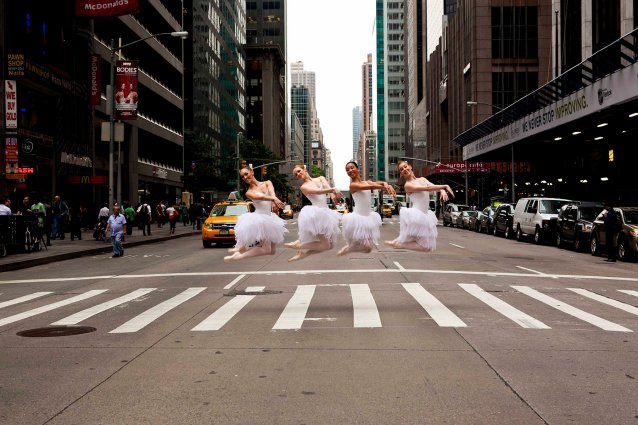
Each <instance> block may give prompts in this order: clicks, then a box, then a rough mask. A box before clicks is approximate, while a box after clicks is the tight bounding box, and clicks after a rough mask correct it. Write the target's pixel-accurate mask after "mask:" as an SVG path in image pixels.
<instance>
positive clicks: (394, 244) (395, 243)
mask: <svg viewBox="0 0 638 425" xmlns="http://www.w3.org/2000/svg"><path fill="white" fill-rule="evenodd" d="M384 243H385V244H386V245H389V246H391V247H392V248H396V247H397V244H398V243H399V241H398V239H393V240H391V241H385V242H384Z"/></svg>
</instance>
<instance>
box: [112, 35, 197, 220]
mask: <svg viewBox="0 0 638 425" xmlns="http://www.w3.org/2000/svg"><path fill="white" fill-rule="evenodd" d="M162 35H170V36H171V37H180V38H181V39H182V40H184V39H186V38H187V37H188V31H172V32H162V33H158V34H151V35H149V36H148V37H144V38H140V39H139V40H135V41H132V42H130V43H127V44H124V45H122V46H119V47H117V48H116V47H115V39H113V38H111V44H110V45H109V52H110V53H111V66H110V68H111V78H110V83H111V87H110V93H109V94H110V99H108V100H109V104H110V109H111V110H110V111H109V112H110V113H109V206H110V207H111V208H112V207H113V205H114V204H115V198H114V195H113V151H114V145H115V53H116V52H118V51H120V50H122V49H123V48H125V47H128V46H132V45H133V44H137V43H140V42H142V41H146V40H148V39H150V38H157V37H159V36H162ZM107 97H109V96H107ZM118 151H119V148H118ZM117 160H118V189H117V190H118V193H117V196H119V197H121V196H122V194H121V193H120V191H121V187H120V186H121V177H120V174H121V168H120V158H119V156H118V159H117ZM121 202H122V200H120V203H121Z"/></svg>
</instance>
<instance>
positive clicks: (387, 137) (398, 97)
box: [378, 0, 406, 183]
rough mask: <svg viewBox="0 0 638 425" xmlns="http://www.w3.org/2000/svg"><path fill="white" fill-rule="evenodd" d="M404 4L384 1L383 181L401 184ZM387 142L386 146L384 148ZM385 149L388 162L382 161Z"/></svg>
mask: <svg viewBox="0 0 638 425" xmlns="http://www.w3.org/2000/svg"><path fill="white" fill-rule="evenodd" d="M403 13H404V1H403V0H399V1H389V0H385V1H384V23H385V26H384V39H383V42H384V48H383V67H384V75H383V77H384V86H383V89H384V109H383V111H384V128H383V129H384V138H383V139H381V135H379V158H378V162H379V164H380V163H381V161H383V167H384V169H385V173H382V172H381V170H379V171H378V172H379V177H380V178H381V176H382V174H384V180H386V181H389V182H392V183H397V182H398V178H399V172H398V170H397V167H396V164H397V162H398V160H399V159H400V158H401V157H402V156H405V89H406V87H405V75H404V67H405V64H404V43H403V42H404V40H403V38H404V22H403V19H404V17H403ZM381 140H383V144H381ZM381 146H383V155H385V156H384V158H381V155H382V152H381Z"/></svg>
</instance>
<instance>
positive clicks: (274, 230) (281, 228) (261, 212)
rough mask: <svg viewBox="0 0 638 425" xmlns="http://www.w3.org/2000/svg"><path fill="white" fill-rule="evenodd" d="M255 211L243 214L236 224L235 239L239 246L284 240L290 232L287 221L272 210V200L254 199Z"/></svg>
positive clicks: (276, 242)
mask: <svg viewBox="0 0 638 425" xmlns="http://www.w3.org/2000/svg"><path fill="white" fill-rule="evenodd" d="M253 204H254V205H255V212H254V213H248V214H242V215H240V216H239V217H238V218H237V224H236V225H235V239H236V240H237V245H236V246H238V247H249V246H251V245H255V244H257V243H260V242H267V241H268V242H271V243H274V244H278V243H282V242H283V241H284V234H285V233H286V232H288V229H286V227H285V226H286V222H285V221H284V220H282V219H281V218H279V217H278V216H277V215H276V214H274V213H273V212H272V211H271V209H270V208H271V205H272V202H271V201H253Z"/></svg>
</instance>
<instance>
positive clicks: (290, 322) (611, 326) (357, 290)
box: [0, 282, 638, 334]
mask: <svg viewBox="0 0 638 425" xmlns="http://www.w3.org/2000/svg"><path fill="white" fill-rule="evenodd" d="M393 286H395V287H401V288H403V290H404V291H405V294H407V295H408V296H407V297H406V298H404V299H402V300H401V302H400V303H398V304H395V305H392V306H389V305H388V303H384V308H386V309H389V308H391V309H392V310H393V312H396V311H401V309H402V307H404V306H405V305H406V303H410V302H416V304H417V305H418V306H420V307H421V308H422V309H423V311H424V312H425V313H427V315H428V316H429V317H430V318H431V319H432V321H433V322H434V323H436V325H438V326H439V327H448V328H465V327H470V326H486V324H485V323H484V322H482V323H472V320H475V318H474V317H473V316H472V315H470V314H467V313H466V312H464V311H463V310H462V306H463V305H465V303H460V304H458V305H457V304H454V305H451V306H446V305H445V304H444V303H443V302H442V301H441V300H440V299H439V298H437V296H436V295H437V294H436V291H435V290H434V289H429V290H428V289H426V288H425V287H424V286H423V285H422V284H420V283H416V282H409V283H400V284H398V285H393ZM331 287H332V288H334V287H340V288H342V287H347V288H348V289H349V294H350V298H351V300H350V301H351V307H352V310H351V312H352V327H353V328H381V327H383V320H382V317H383V314H382V313H383V311H382V310H381V311H380V309H379V307H378V305H377V301H376V300H375V294H374V289H376V287H375V286H373V287H371V286H370V285H368V284H361V283H360V284H338V285H337V284H334V285H330V284H316V285H297V286H296V287H295V290H294V293H293V294H292V295H291V296H290V295H289V294H287V293H281V294H276V295H268V297H273V296H274V297H279V298H278V299H277V303H279V304H280V305H281V306H282V310H281V312H280V313H279V315H278V318H277V319H276V320H274V324H273V325H272V327H271V328H270V329H271V330H274V331H283V330H300V329H310V328H311V326H308V324H309V323H310V322H312V321H315V320H319V319H318V318H312V317H308V312H309V309H310V307H311V306H312V305H313V304H312V303H313V299H315V297H316V295H317V293H318V292H319V291H327V290H329V288H331ZM453 288H456V289H460V294H469V295H471V298H470V300H475V301H476V302H478V304H472V309H474V308H476V306H477V305H478V306H486V307H488V308H489V309H491V310H493V311H495V312H497V313H499V314H500V315H501V316H503V317H505V318H507V319H509V320H510V321H511V322H513V323H514V324H516V325H518V326H519V327H521V328H523V329H535V330H549V329H552V327H551V326H550V325H549V324H547V323H546V322H547V320H545V322H544V321H541V320H540V319H539V318H535V317H532V316H531V315H530V314H528V313H529V312H524V311H522V310H521V309H519V308H517V307H515V306H514V305H512V304H510V303H508V302H506V301H505V300H504V299H503V297H499V296H497V295H494V294H493V293H490V292H489V291H487V290H486V289H484V288H482V287H481V286H479V285H477V284H474V283H472V284H468V283H458V284H456V285H454V286H453ZM509 288H511V289H512V290H513V291H510V290H508V292H509V293H510V294H515V295H516V296H520V297H523V299H524V302H520V300H519V302H518V303H517V304H519V305H521V304H523V305H525V306H529V305H530V302H531V303H538V305H539V306H543V307H550V308H551V309H553V310H556V311H558V312H559V313H562V314H563V315H566V316H569V317H571V318H572V319H575V320H576V321H579V322H584V323H586V324H588V325H591V326H592V327H594V328H598V329H601V330H603V331H608V332H625V333H631V332H634V330H632V329H630V328H629V327H627V326H626V325H627V323H633V324H636V323H638V322H636V320H635V317H634V316H638V307H636V306H635V305H632V304H631V303H630V302H631V301H627V300H629V299H631V300H633V298H632V297H638V291H635V290H628V289H618V290H615V291H606V292H607V293H608V294H609V296H608V295H601V294H599V293H596V292H594V291H592V290H588V289H583V288H565V289H566V290H567V291H569V292H568V294H574V295H573V296H575V297H576V299H575V300H574V301H572V303H573V304H577V305H579V304H583V305H585V306H588V307H589V308H590V309H591V308H592V303H591V302H592V301H593V305H595V306H596V310H597V311H598V310H601V309H602V311H606V312H609V311H610V310H609V309H608V308H609V307H612V308H614V309H616V310H619V311H621V312H622V313H618V314H617V315H616V316H618V315H620V316H621V319H620V320H622V321H623V322H624V323H623V324H619V323H615V322H612V321H610V320H608V319H606V318H603V317H601V316H598V315H596V314H593V313H591V312H588V311H585V310H584V309H582V308H579V307H578V306H577V305H572V304H568V303H566V302H564V301H563V300H561V299H559V298H555V297H553V296H550V295H548V294H546V293H543V292H541V291H540V290H537V289H534V288H531V287H529V286H524V285H510V286H509ZM265 289H266V287H265V286H253V287H247V288H246V289H245V290H244V291H243V292H242V293H241V294H238V295H235V296H232V297H229V299H228V301H226V302H224V303H222V304H221V306H219V307H216V309H215V311H213V312H212V313H210V312H209V315H208V316H207V317H206V318H204V319H203V320H201V319H200V320H201V321H200V322H199V323H197V324H196V325H195V326H194V327H192V328H190V330H191V331H194V332H207V331H208V332H211V331H220V330H222V329H225V328H228V327H229V326H230V324H231V322H232V321H233V320H236V319H237V318H238V317H239V316H240V315H242V314H246V315H249V314H255V311H258V306H259V303H260V301H259V299H260V298H261V299H264V296H261V297H260V296H259V295H260V294H261V295H263V294H264V290H265ZM447 289H448V290H449V288H447ZM207 290H209V288H206V287H193V288H187V289H185V290H183V291H182V292H180V293H178V294H176V295H174V296H172V297H171V298H168V299H162V300H160V299H157V298H164V297H163V296H162V295H158V294H159V293H160V291H157V288H140V289H137V290H134V291H132V292H130V293H128V294H124V295H121V296H119V297H116V298H113V299H111V300H108V301H104V302H101V303H99V304H96V305H94V306H92V307H88V308H83V309H81V310H79V311H77V312H75V313H72V314H70V315H68V316H66V317H63V318H60V319H58V320H56V321H54V322H52V323H50V325H51V326H73V325H77V324H79V323H81V322H83V321H86V320H88V319H89V318H92V317H94V316H97V315H99V314H101V313H104V312H106V311H109V310H113V309H115V308H120V310H119V311H118V312H119V313H120V314H121V315H123V316H126V315H127V313H126V312H127V310H126V308H127V306H128V304H129V303H131V302H132V301H136V300H137V301H147V302H151V303H154V302H156V301H157V304H155V305H154V306H152V307H150V308H148V309H147V310H145V311H143V312H142V313H140V314H138V315H136V316H134V317H132V318H130V319H129V320H127V321H125V322H124V323H123V324H121V325H119V326H117V327H116V328H115V329H112V330H110V331H108V333H109V334H130V333H135V332H138V331H141V330H142V329H144V328H146V327H147V326H149V325H152V324H153V323H154V322H157V321H160V320H161V318H162V316H164V315H166V314H167V313H168V312H170V311H172V310H174V309H176V308H178V307H179V306H182V305H183V304H184V303H186V302H188V301H189V300H191V299H193V298H194V297H197V296H200V295H202V294H203V293H205V291H207ZM324 294H325V292H324ZM612 294H616V295H618V297H619V298H621V299H623V300H624V301H625V302H623V301H620V300H618V299H616V298H614V297H613V295H612ZM621 294H622V295H621ZM53 295H55V293H54V292H50V291H43V292H34V293H31V294H27V295H23V296H20V297H17V298H13V299H9V300H0V310H1V309H6V308H9V307H11V308H13V309H16V308H19V306H20V305H27V304H28V303H29V302H41V301H42V300H45V299H46V298H44V297H47V296H53ZM105 295H108V290H106V289H94V290H89V291H86V292H84V293H81V294H78V295H74V296H71V297H69V298H65V299H63V300H59V301H55V302H51V303H49V304H45V305H40V306H39V307H36V308H32V309H27V310H25V311H22V312H19V313H15V314H12V315H9V316H6V317H3V318H0V328H1V327H2V326H6V325H10V324H13V323H16V322H20V321H24V320H26V319H30V318H33V317H35V316H38V315H41V314H44V313H49V312H52V311H53V310H57V309H65V310H68V309H69V308H72V307H71V306H72V305H73V304H79V303H81V302H85V301H87V300H90V299H91V298H93V297H97V296H102V297H104V296H105ZM457 295H458V294H457ZM560 295H561V296H564V293H562V294H560ZM627 296H629V297H627ZM377 297H379V295H377ZM286 298H288V299H286ZM249 305H250V306H252V307H254V309H253V310H252V311H251V310H250V309H248V308H247V307H248V306H249ZM269 305H272V304H269ZM599 306H600V307H599ZM313 308H314V309H315V311H314V312H315V313H316V312H317V311H316V310H317V309H318V308H321V307H320V305H319V303H317V305H316V306H314V307H313ZM530 308H531V307H530ZM551 309H550V310H551ZM606 309H607V310H606ZM459 310H460V311H459ZM541 311H546V309H542V308H541ZM0 313H1V312H0ZM67 313H68V312H67ZM625 313H626V315H625ZM606 314H607V313H606ZM548 316H550V317H551V315H548ZM616 316H614V317H616ZM118 317H119V316H118ZM129 317H130V316H129ZM461 317H464V319H462V318H461ZM126 318H128V317H126ZM186 319H188V318H186ZM631 319H633V322H632V321H631ZM326 320H328V319H327V318H326ZM333 320H336V319H333ZM553 320H554V321H556V319H555V318H554V319H553ZM570 320H571V319H570ZM615 320H618V319H615ZM468 322H469V324H468ZM271 323H272V322H271ZM564 323H565V321H564V320H561V321H560V322H558V323H557V327H560V326H565V325H564ZM191 326H192V325H191ZM267 326H269V325H267ZM266 329H267V327H266ZM0 330H1V329H0ZM635 330H638V327H636V329H635Z"/></svg>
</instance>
